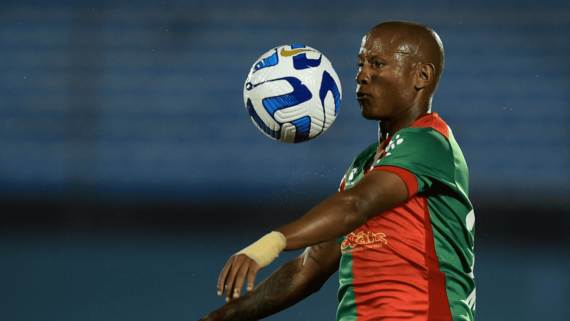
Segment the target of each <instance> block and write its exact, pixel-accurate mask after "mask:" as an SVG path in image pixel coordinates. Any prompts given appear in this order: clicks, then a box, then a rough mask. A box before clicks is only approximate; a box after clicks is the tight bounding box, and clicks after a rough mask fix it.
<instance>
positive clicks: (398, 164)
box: [371, 128, 455, 198]
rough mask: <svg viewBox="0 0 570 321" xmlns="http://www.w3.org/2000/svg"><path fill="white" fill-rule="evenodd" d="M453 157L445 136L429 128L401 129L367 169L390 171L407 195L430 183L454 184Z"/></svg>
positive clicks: (424, 187)
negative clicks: (403, 184)
mask: <svg viewBox="0 0 570 321" xmlns="http://www.w3.org/2000/svg"><path fill="white" fill-rule="evenodd" d="M454 168H455V167H454V158H453V151H452V148H451V145H450V143H449V141H448V140H447V138H446V137H445V136H443V135H442V134H440V133H439V132H437V131H435V130H434V129H432V128H405V129H402V130H400V131H398V132H397V133H396V135H395V136H394V137H393V138H392V139H391V140H390V142H389V143H388V144H387V145H386V148H385V155H384V157H382V158H380V159H379V160H378V161H376V162H375V163H374V164H372V166H371V170H385V171H389V172H392V173H394V174H396V175H398V176H400V178H402V180H403V181H404V182H405V183H406V187H407V188H408V198H410V197H412V196H413V195H415V194H416V193H421V192H424V191H426V190H428V189H429V188H430V187H432V186H433V185H434V184H437V183H443V184H445V185H450V184H454V181H455V180H454V172H455V169H454Z"/></svg>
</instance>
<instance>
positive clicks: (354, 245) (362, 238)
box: [340, 231, 388, 254]
mask: <svg viewBox="0 0 570 321" xmlns="http://www.w3.org/2000/svg"><path fill="white" fill-rule="evenodd" d="M385 244H388V240H386V234H384V233H373V232H370V231H368V232H364V231H360V232H358V234H356V233H354V232H351V233H350V234H348V235H347V236H346V239H345V240H344V241H343V242H342V244H341V245H340V247H341V249H342V254H344V253H350V252H355V251H362V250H366V249H368V248H373V247H381V246H383V245H385Z"/></svg>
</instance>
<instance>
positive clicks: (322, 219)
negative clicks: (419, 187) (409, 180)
mask: <svg viewBox="0 0 570 321" xmlns="http://www.w3.org/2000/svg"><path fill="white" fill-rule="evenodd" d="M407 198H408V189H407V187H406V184H405V183H404V181H403V180H402V179H401V178H400V177H399V176H398V175H396V174H394V173H391V172H386V171H372V172H370V173H368V174H366V175H364V177H362V179H360V181H359V182H358V183H357V184H356V185H354V187H352V188H351V189H348V190H345V191H342V192H340V193H336V194H334V195H333V196H331V197H329V198H328V199H326V200H325V201H324V202H322V203H321V204H319V205H318V206H316V207H315V208H313V209H312V210H311V211H309V212H308V213H307V214H306V215H305V216H303V217H301V218H300V219H298V220H297V221H294V222H292V223H289V224H287V225H285V226H282V227H280V228H279V229H277V231H279V232H281V233H282V234H283V235H284V236H285V238H286V239H287V246H286V247H285V251H291V250H297V249H300V248H303V247H306V246H309V245H312V244H319V243H321V242H325V241H328V240H332V239H335V238H338V237H341V236H343V235H346V234H348V233H350V232H352V231H354V230H355V229H356V228H358V227H359V226H361V225H362V224H364V223H366V222H368V220H370V219H371V218H373V217H374V216H376V215H378V214H380V213H382V212H384V211H387V210H389V209H391V208H392V207H394V206H396V205H398V204H400V203H403V202H405V201H406V199H407Z"/></svg>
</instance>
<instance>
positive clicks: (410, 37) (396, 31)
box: [362, 21, 445, 91]
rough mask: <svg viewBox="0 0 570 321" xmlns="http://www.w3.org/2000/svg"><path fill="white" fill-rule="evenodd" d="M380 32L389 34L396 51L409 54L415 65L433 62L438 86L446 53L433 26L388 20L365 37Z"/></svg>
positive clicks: (370, 36) (409, 59)
mask: <svg viewBox="0 0 570 321" xmlns="http://www.w3.org/2000/svg"><path fill="white" fill-rule="evenodd" d="M379 34H384V35H389V37H390V41H391V45H392V46H393V49H394V52H395V53H397V54H400V55H406V56H407V58H408V59H407V60H408V61H407V62H408V63H411V64H413V65H415V64H418V63H419V64H426V63H428V64H429V63H431V64H433V66H434V68H435V79H434V87H433V91H435V89H436V88H437V84H438V83H439V79H440V77H441V73H442V72H443V67H444V65H445V54H444V51H443V44H442V43H441V39H440V38H439V36H438V35H437V33H436V32H435V31H433V30H432V29H431V28H429V27H427V26H424V25H422V24H419V23H414V22H406V21H388V22H384V23H381V24H379V25H377V26H376V27H374V28H372V30H370V32H368V34H367V35H366V36H365V37H364V38H366V39H363V40H362V41H363V42H364V41H365V40H368V38H372V39H374V38H375V36H377V35H379Z"/></svg>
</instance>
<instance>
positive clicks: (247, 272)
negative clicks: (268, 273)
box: [218, 254, 261, 302]
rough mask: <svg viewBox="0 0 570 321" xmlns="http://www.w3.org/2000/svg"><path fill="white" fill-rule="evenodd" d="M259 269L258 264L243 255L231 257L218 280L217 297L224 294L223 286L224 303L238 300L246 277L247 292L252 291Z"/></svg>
mask: <svg viewBox="0 0 570 321" xmlns="http://www.w3.org/2000/svg"><path fill="white" fill-rule="evenodd" d="M260 269H261V268H260V267H259V264H257V263H256V262H255V261H254V260H252V259H251V258H249V257H248V256H246V255H244V254H239V255H234V256H232V257H231V258H230V260H229V261H228V263H227V264H226V266H225V267H224V269H223V270H222V273H220V277H219V278H218V295H222V294H223V293H224V284H225V290H226V302H230V301H231V300H232V299H237V298H239V296H240V294H241V288H242V287H243V283H244V281H245V279H246V277H247V280H248V282H247V286H246V287H247V291H251V290H253V286H254V282H255V276H256V275H257V272H258V271H259V270H260Z"/></svg>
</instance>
